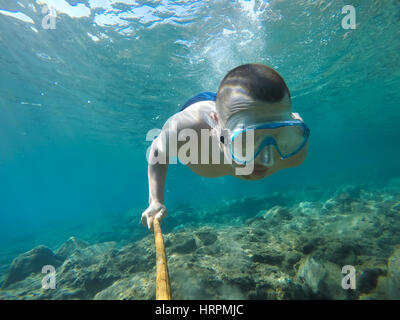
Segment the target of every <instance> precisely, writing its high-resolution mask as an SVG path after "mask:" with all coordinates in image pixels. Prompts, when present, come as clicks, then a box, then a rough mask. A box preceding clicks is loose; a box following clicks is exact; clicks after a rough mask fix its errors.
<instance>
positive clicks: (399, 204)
mask: <svg viewBox="0 0 400 320" xmlns="http://www.w3.org/2000/svg"><path fill="white" fill-rule="evenodd" d="M390 210H392V211H395V212H400V201H399V202H397V203H395V204H394V205H392V207H391V208H390Z"/></svg>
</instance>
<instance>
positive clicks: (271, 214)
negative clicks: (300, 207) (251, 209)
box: [263, 206, 292, 224]
mask: <svg viewBox="0 0 400 320" xmlns="http://www.w3.org/2000/svg"><path fill="white" fill-rule="evenodd" d="M263 218H264V219H266V220H268V221H270V222H271V223H273V224H277V223H281V222H283V221H288V220H290V219H292V215H291V213H290V212H289V210H288V209H287V208H285V207H281V206H274V207H272V208H271V209H269V210H268V211H267V212H266V213H265V214H264V215H263Z"/></svg>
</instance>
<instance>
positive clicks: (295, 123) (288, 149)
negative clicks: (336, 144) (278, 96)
mask: <svg viewBox="0 0 400 320" xmlns="http://www.w3.org/2000/svg"><path fill="white" fill-rule="evenodd" d="M224 131H225V130H224ZM227 131H228V132H227V133H228V134H224V140H225V138H227V139H226V140H227V141H226V143H227V146H228V149H229V152H230V154H231V156H232V159H233V160H234V161H235V162H237V163H239V164H245V163H248V162H251V161H254V159H255V158H257V156H258V155H260V154H261V155H262V156H263V157H262V158H263V159H264V162H265V163H266V165H267V166H271V163H273V159H271V158H272V156H273V152H272V148H273V147H275V149H276V151H277V152H278V154H279V156H280V157H281V159H282V160H284V159H287V158H290V157H292V156H294V155H295V154H297V153H298V152H299V151H300V150H301V149H302V148H303V147H304V146H305V145H306V143H307V140H308V137H309V135H310V129H309V128H308V127H307V125H306V124H305V123H304V122H303V121H301V120H289V121H274V122H268V123H263V124H257V125H251V126H246V127H242V128H238V129H235V130H234V131H232V132H230V131H229V130H227ZM268 164H269V165H268Z"/></svg>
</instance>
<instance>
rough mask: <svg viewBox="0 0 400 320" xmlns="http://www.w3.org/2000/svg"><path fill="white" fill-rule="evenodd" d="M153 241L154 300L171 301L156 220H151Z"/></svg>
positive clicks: (163, 253) (162, 242) (163, 250)
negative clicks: (154, 261) (154, 266)
mask: <svg viewBox="0 0 400 320" xmlns="http://www.w3.org/2000/svg"><path fill="white" fill-rule="evenodd" d="M153 228H154V241H155V244H156V261H157V262H156V263H157V264H156V266H157V277H156V300H171V287H170V284H169V274H168V267H167V256H166V254H165V247H164V240H163V236H162V233H161V225H160V221H159V220H158V219H154V220H153Z"/></svg>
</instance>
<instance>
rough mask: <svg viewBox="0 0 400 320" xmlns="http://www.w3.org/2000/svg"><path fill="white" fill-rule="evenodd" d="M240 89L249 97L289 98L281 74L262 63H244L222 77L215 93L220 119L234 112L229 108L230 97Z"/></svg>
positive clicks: (224, 118) (276, 100) (276, 99)
mask: <svg viewBox="0 0 400 320" xmlns="http://www.w3.org/2000/svg"><path fill="white" fill-rule="evenodd" d="M238 91H240V92H241V93H242V94H245V95H247V96H249V97H250V98H252V99H254V100H257V101H261V102H266V103H275V102H279V101H282V100H283V99H284V98H285V96H287V97H288V98H289V101H290V92H289V89H288V87H287V86H286V83H285V81H284V80H283V78H282V77H281V75H280V74H279V73H278V72H276V71H275V70H274V69H272V68H270V67H268V66H266V65H263V64H244V65H241V66H238V67H236V68H234V69H232V70H231V71H229V72H228V73H227V75H226V76H225V77H224V78H223V79H222V81H221V83H220V85H219V89H218V94H217V113H218V115H219V117H220V118H222V119H221V120H222V121H226V120H227V119H229V117H230V116H231V115H232V114H233V113H235V112H236V111H235V110H230V109H232V108H234V106H229V101H230V97H231V96H232V95H233V94H235V93H237V92H238Z"/></svg>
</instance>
